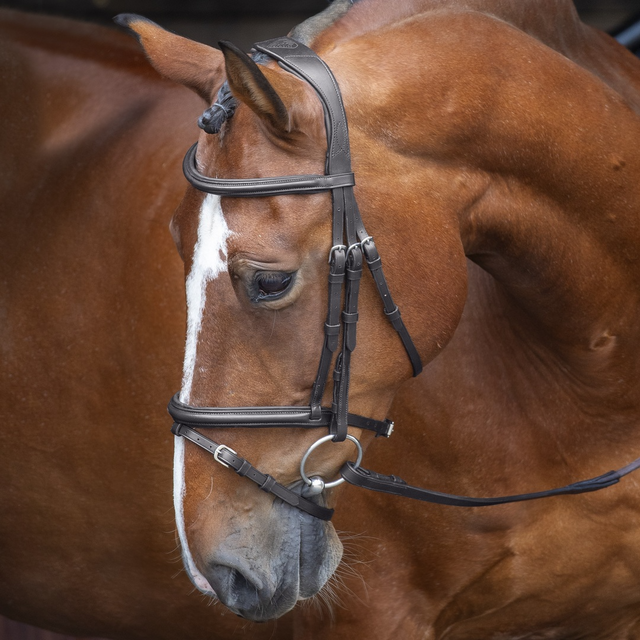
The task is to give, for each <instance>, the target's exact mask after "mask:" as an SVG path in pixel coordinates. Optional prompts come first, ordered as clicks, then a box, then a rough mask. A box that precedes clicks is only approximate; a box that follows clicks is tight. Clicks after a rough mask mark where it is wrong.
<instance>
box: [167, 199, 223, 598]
mask: <svg viewBox="0 0 640 640" xmlns="http://www.w3.org/2000/svg"><path fill="white" fill-rule="evenodd" d="M230 235H231V232H230V231H229V228H228V227H227V223H226V222H225V219H224V216H223V215H222V208H221V207H220V196H216V195H213V194H207V195H206V197H205V199H204V201H203V202H202V207H201V209H200V219H199V223H198V238H197V241H196V246H195V249H194V253H193V265H192V267H191V272H190V273H189V276H188V277H187V343H186V346H185V354H184V368H183V375H182V389H181V391H180V399H181V400H182V402H186V403H188V402H189V399H190V397H191V385H192V384H193V372H194V369H195V364H196V351H197V347H198V337H199V335H200V329H201V327H202V316H203V313H204V307H205V302H206V297H207V284H208V283H209V282H210V281H211V280H214V279H215V278H217V277H218V275H219V274H220V273H221V272H222V271H224V270H226V268H227V260H226V258H227V248H226V246H227V239H228V238H229V236H230ZM184 495H185V483H184V439H183V438H181V437H179V436H176V438H175V446H174V457H173V506H174V509H175V514H176V525H177V527H178V535H179V537H180V544H181V546H182V558H183V560H184V564H185V566H186V568H187V572H188V574H189V577H190V578H191V580H192V582H193V583H194V584H195V585H196V587H198V589H200V590H201V591H203V592H205V593H208V594H209V595H215V593H214V591H213V589H212V588H211V585H209V583H208V582H207V579H206V578H205V577H204V576H203V575H202V574H201V573H200V572H199V571H198V569H197V568H196V565H195V562H194V561H193V557H192V556H191V552H190V551H189V545H188V543H187V534H186V529H185V523H184V508H183V499H184Z"/></svg>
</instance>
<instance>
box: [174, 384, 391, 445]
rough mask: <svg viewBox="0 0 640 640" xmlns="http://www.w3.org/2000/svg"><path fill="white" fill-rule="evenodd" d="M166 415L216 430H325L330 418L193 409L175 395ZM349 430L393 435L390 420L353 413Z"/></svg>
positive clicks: (302, 411) (283, 410) (296, 412)
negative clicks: (352, 428)
mask: <svg viewBox="0 0 640 640" xmlns="http://www.w3.org/2000/svg"><path fill="white" fill-rule="evenodd" d="M167 410H168V411H169V415H171V417H172V418H173V419H174V421H175V422H178V423H179V424H182V425H185V426H189V427H192V428H197V429H206V428H219V429H234V428H245V427H249V428H254V429H255V428H258V429H260V428H263V429H268V428H283V427H289V428H292V427H294V428H299V429H317V428H320V427H323V428H325V429H326V428H328V427H329V426H330V425H331V420H332V417H333V414H332V412H331V409H328V408H326V407H322V409H321V414H320V417H319V418H318V419H317V420H314V419H313V418H312V417H311V408H310V407H194V406H192V405H188V404H185V403H184V402H181V401H180V400H179V398H178V394H177V393H176V394H175V395H174V396H173V398H171V401H170V402H169V406H168V407H167ZM347 421H348V423H349V425H350V426H352V427H355V428H357V429H365V430H367V431H373V432H374V433H375V434H376V436H384V437H385V438H388V437H389V436H390V435H391V433H392V431H393V422H391V421H390V420H374V419H373V418H365V417H364V416H359V415H356V414H354V413H350V414H348V416H347Z"/></svg>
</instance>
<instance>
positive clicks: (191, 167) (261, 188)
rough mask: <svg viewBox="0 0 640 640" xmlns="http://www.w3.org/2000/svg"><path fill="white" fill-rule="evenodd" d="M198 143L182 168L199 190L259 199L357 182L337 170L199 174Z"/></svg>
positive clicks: (315, 191)
mask: <svg viewBox="0 0 640 640" xmlns="http://www.w3.org/2000/svg"><path fill="white" fill-rule="evenodd" d="M197 149H198V143H197V142H196V143H195V144H194V145H192V146H191V148H190V149H189V151H187V154H186V155H185V157H184V161H183V163H182V170H183V172H184V175H185V178H186V179H187V180H188V181H189V182H190V183H191V184H192V185H193V186H194V187H195V188H196V189H198V190H200V191H205V192H206V193H214V194H216V195H218V196H230V197H233V198H256V197H266V196H286V195H292V194H302V195H305V194H309V193H320V192H322V191H330V190H331V189H341V188H342V187H353V186H354V185H355V184H356V181H355V177H354V175H353V173H334V174H331V175H324V176H321V175H318V174H311V175H299V176H279V177H276V178H245V179H243V180H239V179H238V180H235V179H234V180H232V179H222V178H209V177H208V176H205V175H203V174H202V173H200V172H199V171H198V169H197V166H196V152H197Z"/></svg>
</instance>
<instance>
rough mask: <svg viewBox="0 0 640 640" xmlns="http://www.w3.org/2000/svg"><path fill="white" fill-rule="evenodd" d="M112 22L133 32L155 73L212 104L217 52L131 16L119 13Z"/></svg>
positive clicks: (219, 65) (219, 68) (219, 75)
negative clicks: (181, 85)
mask: <svg viewBox="0 0 640 640" xmlns="http://www.w3.org/2000/svg"><path fill="white" fill-rule="evenodd" d="M113 21H114V22H115V23H116V24H118V25H120V26H121V27H125V28H126V29H129V31H131V32H133V34H134V35H135V36H136V37H137V38H138V40H139V41H140V44H141V45H142V48H143V49H144V52H145V53H146V54H147V57H148V58H149V61H150V62H151V64H152V65H153V66H154V67H155V69H156V71H158V73H160V74H161V75H163V76H164V77H165V78H167V79H169V80H173V82H178V83H179V84H183V85H184V86H185V87H188V88H189V89H191V90H193V91H195V92H196V93H197V94H198V95H199V96H200V97H202V98H203V100H205V101H206V103H207V104H211V103H212V102H213V100H214V97H215V95H214V91H215V90H216V88H217V87H218V86H219V85H220V83H221V82H222V79H223V76H224V58H223V57H222V53H220V51H218V50H217V49H214V48H213V47H209V46H207V45H206V44H201V43H199V42H195V41H194V40H189V39H188V38H183V37H182V36H177V35H176V34H174V33H170V32H169V31H166V30H165V29H163V28H162V27H160V26H159V25H157V24H156V23H155V22H152V21H151V20H149V19H147V18H144V17H143V16H138V15H136V14H133V13H121V14H120V15H117V16H116V17H115V18H114V19H113Z"/></svg>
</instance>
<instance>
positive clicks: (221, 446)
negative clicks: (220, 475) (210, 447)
mask: <svg viewBox="0 0 640 640" xmlns="http://www.w3.org/2000/svg"><path fill="white" fill-rule="evenodd" d="M221 449H226V450H227V451H228V452H229V453H232V454H233V455H234V456H237V455H238V453H237V452H236V451H234V450H233V449H232V448H231V447H227V445H226V444H219V445H218V446H217V447H216V449H215V451H214V452H213V457H214V459H215V461H216V462H219V463H220V464H221V465H222V466H223V467H227V468H230V465H229V464H227V463H226V462H225V461H224V460H222V459H221V458H220V450H221Z"/></svg>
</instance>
